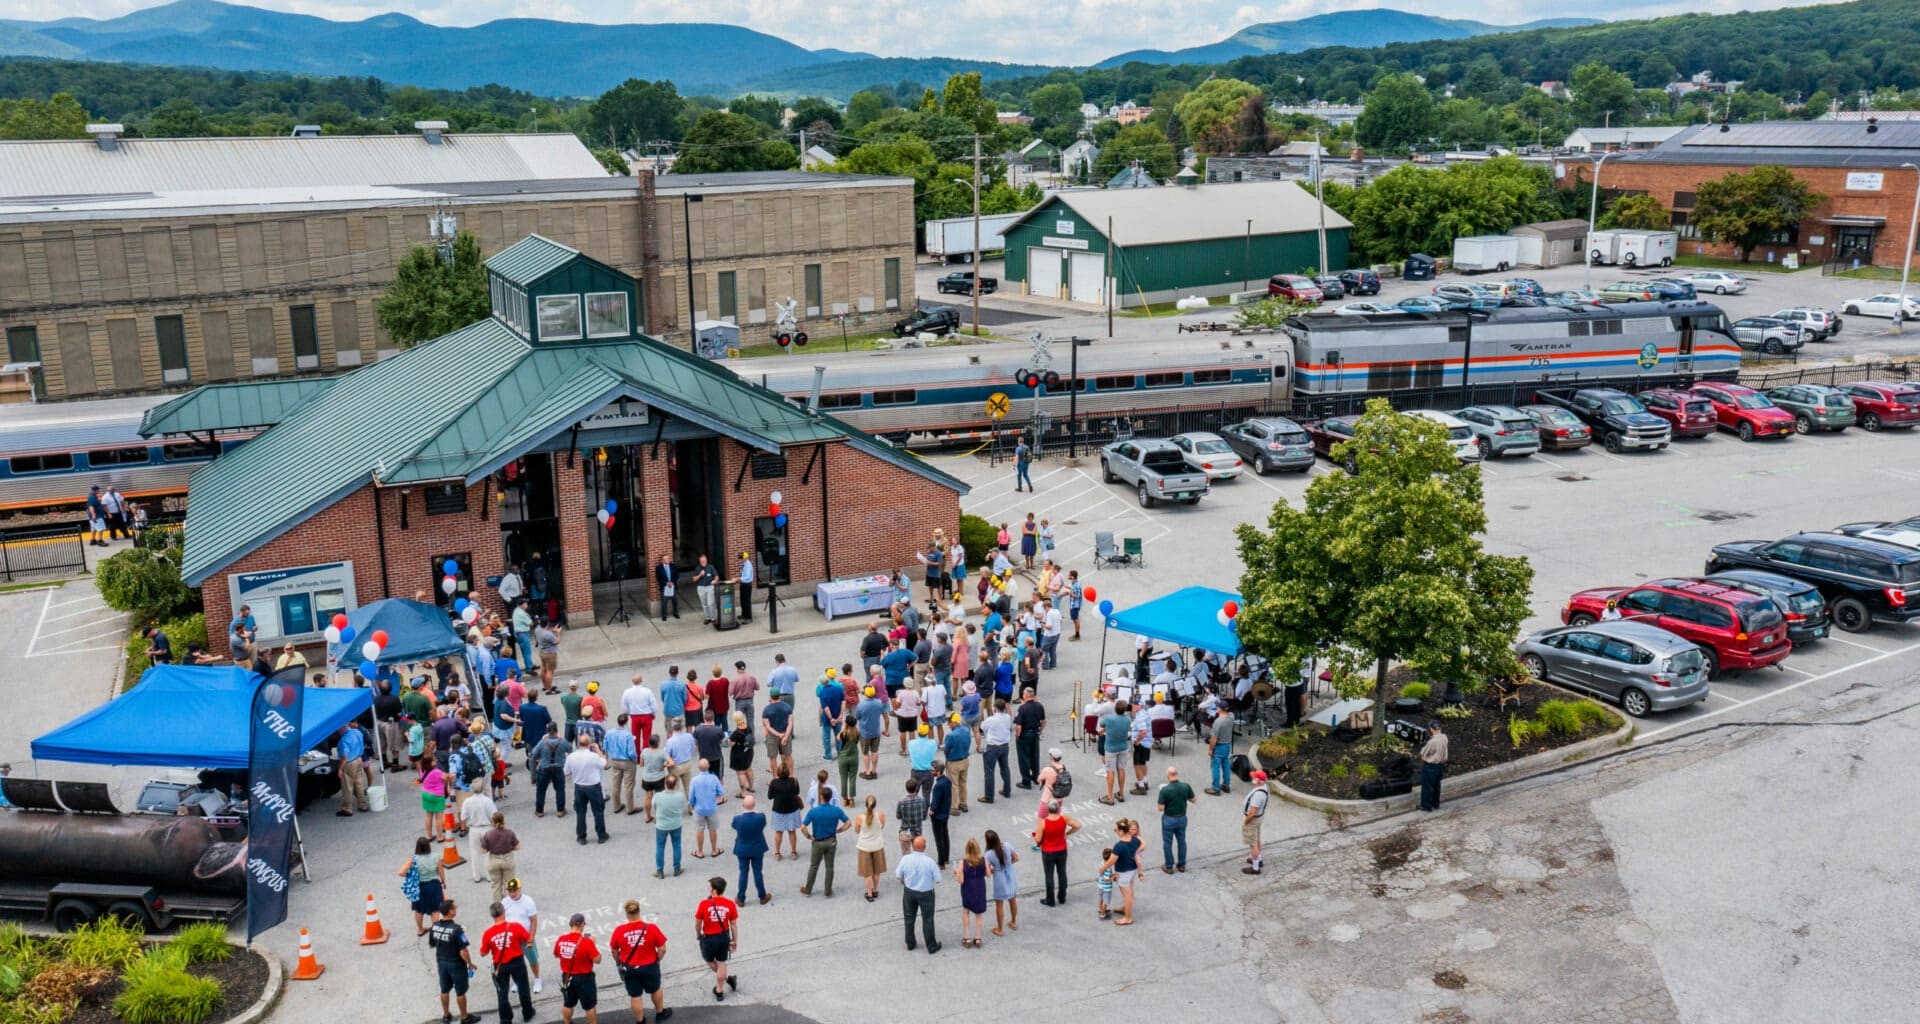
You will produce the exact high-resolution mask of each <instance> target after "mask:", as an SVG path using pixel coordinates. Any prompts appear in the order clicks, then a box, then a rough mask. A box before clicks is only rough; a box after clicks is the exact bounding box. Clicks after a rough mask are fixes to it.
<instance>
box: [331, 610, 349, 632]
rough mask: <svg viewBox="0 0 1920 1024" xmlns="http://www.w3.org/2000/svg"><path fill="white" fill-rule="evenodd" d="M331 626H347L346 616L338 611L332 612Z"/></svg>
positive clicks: (343, 627) (341, 627)
mask: <svg viewBox="0 0 1920 1024" xmlns="http://www.w3.org/2000/svg"><path fill="white" fill-rule="evenodd" d="M333 628H335V629H345V628H347V617H346V616H345V615H341V614H339V613H338V612H336V613H334V616H333Z"/></svg>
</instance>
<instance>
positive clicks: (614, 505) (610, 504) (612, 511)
mask: <svg viewBox="0 0 1920 1024" xmlns="http://www.w3.org/2000/svg"><path fill="white" fill-rule="evenodd" d="M607 514H608V515H610V516H616V515H619V514H620V503H619V502H617V501H615V500H613V499H612V498H608V499H607Z"/></svg>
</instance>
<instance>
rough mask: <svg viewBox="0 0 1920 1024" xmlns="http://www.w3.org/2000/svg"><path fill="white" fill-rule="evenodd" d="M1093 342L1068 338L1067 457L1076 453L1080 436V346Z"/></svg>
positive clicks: (1078, 338)
mask: <svg viewBox="0 0 1920 1024" xmlns="http://www.w3.org/2000/svg"><path fill="white" fill-rule="evenodd" d="M1091 344H1093V339H1092V338H1080V337H1074V338H1068V339H1067V458H1069V459H1071V458H1073V457H1074V456H1075V455H1076V454H1078V451H1077V447H1078V446H1077V444H1076V442H1078V440H1079V438H1080V348H1081V346H1083V345H1091Z"/></svg>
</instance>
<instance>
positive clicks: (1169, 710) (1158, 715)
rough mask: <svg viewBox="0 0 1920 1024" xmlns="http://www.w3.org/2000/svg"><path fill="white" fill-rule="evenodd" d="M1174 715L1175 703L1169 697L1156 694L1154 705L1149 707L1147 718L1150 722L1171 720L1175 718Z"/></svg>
mask: <svg viewBox="0 0 1920 1024" xmlns="http://www.w3.org/2000/svg"><path fill="white" fill-rule="evenodd" d="M1174 717H1175V716H1174V713H1173V704H1172V703H1171V702H1170V701H1169V699H1168V698H1166V697H1162V696H1159V695H1157V694H1156V695H1155V696H1154V698H1153V707H1151V708H1148V709H1147V720H1148V721H1150V722H1159V721H1168V722H1171V721H1173V720H1174Z"/></svg>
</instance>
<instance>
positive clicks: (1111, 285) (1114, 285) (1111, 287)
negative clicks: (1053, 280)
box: [1076, 216, 1120, 393]
mask: <svg viewBox="0 0 1920 1024" xmlns="http://www.w3.org/2000/svg"><path fill="white" fill-rule="evenodd" d="M1113 269H1114V268H1113V218H1112V217H1111V216H1109V217H1108V218H1107V337H1109V338H1111V337H1113V297H1114V293H1115V292H1118V291H1119V290H1120V282H1119V281H1116V280H1114V277H1113ZM1076 393H1077V391H1076Z"/></svg>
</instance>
